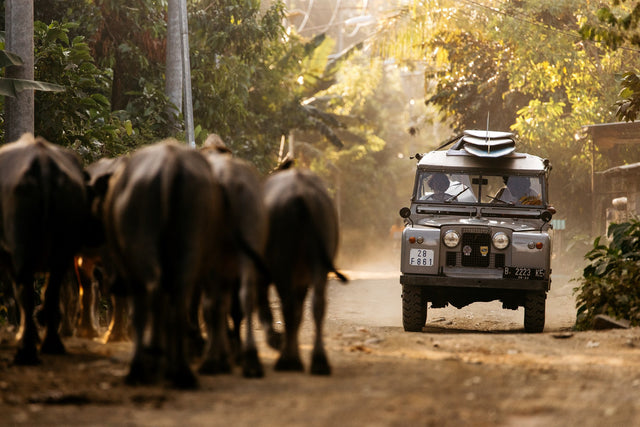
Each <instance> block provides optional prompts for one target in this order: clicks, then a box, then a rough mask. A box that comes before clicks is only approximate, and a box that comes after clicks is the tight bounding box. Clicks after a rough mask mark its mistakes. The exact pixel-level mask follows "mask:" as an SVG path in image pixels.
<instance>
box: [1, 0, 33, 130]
mask: <svg viewBox="0 0 640 427" xmlns="http://www.w3.org/2000/svg"><path fill="white" fill-rule="evenodd" d="M5 28H6V34H5V38H6V40H5V42H6V43H5V48H6V50H7V51H9V52H12V53H15V54H16V55H19V56H20V58H22V60H23V61H24V64H23V65H21V66H9V67H7V68H6V77H7V78H13V79H25V80H33V78H34V72H33V61H34V53H33V50H34V47H33V2H32V1H24V0H6V2H5ZM33 102H34V94H33V90H24V91H22V92H19V93H18V96H17V97H16V98H11V97H6V98H5V141H6V142H12V141H15V140H17V139H18V138H20V136H22V134H23V133H25V132H31V133H33V132H34V105H33Z"/></svg>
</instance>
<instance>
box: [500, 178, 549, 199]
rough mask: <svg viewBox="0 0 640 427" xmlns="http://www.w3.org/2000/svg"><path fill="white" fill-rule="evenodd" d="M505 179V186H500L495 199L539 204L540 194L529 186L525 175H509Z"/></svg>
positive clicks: (529, 183)
mask: <svg viewBox="0 0 640 427" xmlns="http://www.w3.org/2000/svg"><path fill="white" fill-rule="evenodd" d="M504 178H505V179H506V181H505V182H506V187H504V188H501V189H500V191H498V193H497V194H496V197H495V199H497V200H500V201H503V202H506V203H509V204H517V205H541V204H542V200H541V198H540V195H539V194H538V193H537V192H536V191H534V190H533V189H532V188H531V182H530V180H529V178H528V177H526V176H510V177H504Z"/></svg>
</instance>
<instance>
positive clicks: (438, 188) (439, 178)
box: [426, 173, 452, 202]
mask: <svg viewBox="0 0 640 427" xmlns="http://www.w3.org/2000/svg"><path fill="white" fill-rule="evenodd" d="M427 184H429V187H431V189H432V190H433V194H431V195H429V196H428V197H427V199H426V200H431V201H434V202H444V201H445V200H448V199H449V198H451V197H452V195H451V194H447V193H445V191H447V190H448V189H449V185H450V181H449V178H447V176H446V175H445V174H443V173H434V174H433V176H432V177H431V178H429V181H428V182H427Z"/></svg>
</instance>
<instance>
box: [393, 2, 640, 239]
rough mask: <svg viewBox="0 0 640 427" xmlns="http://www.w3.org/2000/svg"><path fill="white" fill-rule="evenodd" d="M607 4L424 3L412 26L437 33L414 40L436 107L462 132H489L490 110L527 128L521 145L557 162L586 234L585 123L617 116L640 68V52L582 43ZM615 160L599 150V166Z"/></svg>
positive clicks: (555, 196)
mask: <svg viewBox="0 0 640 427" xmlns="http://www.w3.org/2000/svg"><path fill="white" fill-rule="evenodd" d="M598 7H599V6H598V5H597V4H596V3H595V2H591V1H587V2H585V1H578V0H563V1H558V2H553V3H550V2H547V1H544V0H524V1H517V2H501V3H500V4H494V3H486V2H468V3H465V6H464V7H460V6H459V4H457V3H454V2H439V3H437V4H436V2H429V1H416V2H414V10H419V11H418V12H415V13H414V12H412V11H410V10H407V12H406V16H409V17H410V18H411V19H407V25H408V26H411V24H414V25H413V27H415V25H418V24H420V25H423V26H424V25H425V23H428V24H429V25H431V28H432V29H433V30H432V31H430V32H426V33H425V34H424V36H423V38H422V39H420V40H415V39H414V40H412V45H413V46H421V47H422V53H421V54H422V56H421V57H420V59H422V60H424V61H426V62H427V63H428V65H427V70H431V72H429V71H428V72H427V73H426V75H425V85H426V86H427V87H433V88H435V90H433V92H431V94H430V95H428V98H427V100H426V101H427V103H429V104H435V105H437V106H439V107H440V108H441V109H442V110H443V111H444V112H445V114H446V115H447V116H448V117H450V118H451V123H452V125H453V129H454V131H459V130H460V129H463V128H474V127H475V128H481V129H484V128H485V127H486V120H487V116H489V120H490V127H492V128H494V129H496V128H497V126H500V127H502V128H501V129H500V130H512V131H515V132H516V133H517V134H518V136H519V137H520V138H519V148H518V149H519V150H521V151H527V152H530V153H532V154H537V155H539V156H541V157H546V158H549V159H550V160H551V163H552V164H553V165H554V168H553V173H552V175H553V176H552V178H551V200H552V201H553V202H554V203H555V204H556V208H557V209H558V212H559V214H560V215H562V217H565V218H567V217H568V218H569V219H570V220H571V221H572V223H573V224H574V225H576V227H575V228H574V230H577V231H579V230H581V229H584V230H589V229H590V222H589V220H590V212H589V210H588V206H589V203H585V200H584V195H585V193H588V188H589V170H590V164H591V152H590V150H589V146H588V145H587V144H585V139H583V138H580V130H581V127H582V126H584V125H589V124H593V123H601V122H607V121H611V120H612V119H614V117H613V116H614V114H613V112H612V111H611V109H610V106H611V104H612V103H613V102H614V100H615V97H616V80H615V79H616V75H617V74H618V73H620V71H621V70H624V69H625V68H628V67H633V66H638V65H640V62H639V60H638V57H637V55H628V54H624V53H622V52H619V51H611V50H609V49H607V48H606V47H601V46H597V45H594V44H592V43H589V42H586V41H583V40H582V38H581V37H580V34H579V29H580V27H581V25H582V24H583V23H584V22H586V19H587V18H586V17H587V16H589V14H590V13H592V12H593V11H595V10H596V9H597V8H598ZM425 17H428V19H427V18H425ZM407 31H408V32H409V33H415V29H413V28H408V29H407ZM399 39H402V38H401V37H400V38H399ZM396 50H398V49H396ZM634 156H636V157H634ZM634 156H631V155H630V156H629V157H628V160H629V161H633V159H634V158H637V156H638V154H637V153H636V154H634ZM608 162H609V160H608V159H607V158H606V157H603V156H598V157H597V158H596V167H597V168H599V169H603V168H606V167H607V166H608V165H609V163H608Z"/></svg>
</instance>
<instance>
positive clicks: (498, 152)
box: [451, 130, 516, 157]
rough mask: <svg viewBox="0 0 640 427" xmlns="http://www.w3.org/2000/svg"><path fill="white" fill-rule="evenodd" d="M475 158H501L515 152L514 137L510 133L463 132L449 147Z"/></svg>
mask: <svg viewBox="0 0 640 427" xmlns="http://www.w3.org/2000/svg"><path fill="white" fill-rule="evenodd" d="M451 149H452V150H464V151H466V152H467V153H469V154H471V155H474V156H477V157H503V156H508V155H509V154H511V153H513V152H514V151H515V150H516V142H515V135H514V134H513V133H511V132H499V131H487V130H465V131H464V132H463V133H462V135H461V136H460V137H459V139H457V141H456V143H455V144H454V145H453V147H451Z"/></svg>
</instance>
